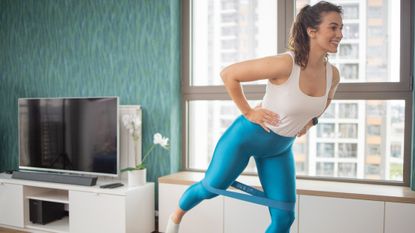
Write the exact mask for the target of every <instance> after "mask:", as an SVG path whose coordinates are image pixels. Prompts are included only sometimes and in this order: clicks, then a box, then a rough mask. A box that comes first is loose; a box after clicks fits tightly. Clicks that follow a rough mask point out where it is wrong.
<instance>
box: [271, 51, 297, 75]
mask: <svg viewBox="0 0 415 233" xmlns="http://www.w3.org/2000/svg"><path fill="white" fill-rule="evenodd" d="M273 67H274V69H275V70H276V76H275V77H272V79H273V80H275V79H280V78H283V79H286V78H287V77H289V76H290V74H291V70H292V67H293V58H292V57H291V55H290V54H288V53H281V54H278V55H275V56H273Z"/></svg>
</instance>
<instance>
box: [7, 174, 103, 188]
mask: <svg viewBox="0 0 415 233" xmlns="http://www.w3.org/2000/svg"><path fill="white" fill-rule="evenodd" d="M12 178H13V179H21V180H34V181H45V182H52V183H63V184H75V185H83V186H94V185H96V183H97V177H96V176H83V175H74V174H59V173H48V172H33V171H14V172H13V174H12Z"/></svg>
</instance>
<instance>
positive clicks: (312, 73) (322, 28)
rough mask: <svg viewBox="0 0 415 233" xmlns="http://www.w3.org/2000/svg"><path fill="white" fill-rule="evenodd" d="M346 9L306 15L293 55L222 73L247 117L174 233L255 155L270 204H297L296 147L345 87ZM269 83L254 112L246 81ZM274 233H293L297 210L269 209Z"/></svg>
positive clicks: (185, 206)
mask: <svg viewBox="0 0 415 233" xmlns="http://www.w3.org/2000/svg"><path fill="white" fill-rule="evenodd" d="M341 14H342V9H341V7H339V6H336V5H333V4H331V3H328V2H323V1H322V2H319V3H317V4H315V5H313V6H309V5H307V6H305V7H303V8H302V9H301V11H300V12H299V14H298V15H297V17H296V20H295V22H294V24H293V26H292V29H291V35H290V40H289V46H290V51H289V52H287V53H283V54H280V55H277V56H271V57H264V58H260V59H255V60H250V61H244V62H240V63H236V64H233V65H230V66H228V67H226V68H225V69H224V70H223V71H222V72H221V77H222V79H223V81H224V84H225V87H226V89H227V91H228V93H229V95H230V96H231V98H232V100H233V101H234V102H235V104H236V106H237V107H238V108H239V110H240V111H241V112H242V114H243V115H242V116H240V117H239V118H237V119H236V120H235V121H234V122H233V124H232V125H231V126H230V127H229V128H228V129H227V131H226V132H225V133H224V134H223V135H222V137H221V138H220V140H219V142H218V144H217V145H216V148H215V152H214V155H213V158H212V161H211V163H210V165H209V168H208V170H207V171H206V174H205V177H204V179H203V180H202V181H200V182H198V183H196V184H194V185H192V186H191V187H189V188H188V189H187V190H186V192H185V193H184V194H183V196H182V197H181V199H180V201H179V207H178V208H177V210H176V211H175V212H174V213H173V214H172V215H171V216H170V218H169V222H168V226H167V230H166V233H176V232H178V228H179V223H180V221H181V219H182V217H183V215H184V214H185V213H186V212H187V211H189V210H190V209H191V208H193V207H194V206H196V205H197V204H198V203H200V202H201V201H202V200H205V199H210V198H213V197H215V196H217V194H215V193H212V192H209V191H208V190H207V189H206V185H204V184H208V185H209V186H211V187H214V188H216V189H222V190H224V189H227V188H228V187H229V186H230V185H231V184H232V183H233V182H234V180H235V179H236V178H237V177H238V176H239V175H240V173H241V172H242V171H243V170H244V169H245V167H246V165H247V164H248V161H249V158H250V156H251V155H252V156H254V158H255V162H256V165H257V170H258V176H259V179H260V182H261V186H262V188H263V190H264V193H265V195H266V197H267V198H269V199H272V200H276V201H281V202H287V203H293V202H295V200H296V188H295V167H294V159H293V154H292V149H291V147H292V144H293V141H294V139H295V137H296V136H297V137H299V136H302V135H304V134H305V133H307V131H308V130H309V129H310V127H312V126H313V125H315V124H317V118H316V117H318V116H320V115H321V114H322V113H323V112H324V110H325V109H326V108H327V107H328V105H329V104H330V102H331V100H332V99H333V96H334V94H335V91H336V88H337V85H338V83H339V80H340V78H339V72H338V70H337V68H336V67H334V66H332V65H331V64H330V63H328V59H327V53H329V52H330V53H335V52H337V47H338V45H339V42H340V40H341V39H342V37H343V35H342V32H341V30H342V27H343V23H342V16H341ZM261 79H268V83H267V87H266V92H265V96H264V98H263V100H262V104H261V105H262V106H257V107H255V108H251V107H250V106H249V104H248V102H247V100H246V98H245V96H244V94H243V91H242V88H241V85H240V83H241V82H249V81H255V80H261ZM202 182H203V184H202ZM269 212H270V215H271V224H270V225H269V227H268V228H267V230H266V233H288V232H289V229H290V226H291V224H292V223H293V221H294V211H287V210H282V209H278V208H269Z"/></svg>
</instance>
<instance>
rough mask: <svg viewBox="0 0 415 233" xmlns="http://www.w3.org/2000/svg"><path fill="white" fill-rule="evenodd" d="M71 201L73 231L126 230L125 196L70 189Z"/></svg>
mask: <svg viewBox="0 0 415 233" xmlns="http://www.w3.org/2000/svg"><path fill="white" fill-rule="evenodd" d="M69 202H70V205H69V213H70V216H71V217H70V226H69V228H70V231H71V232H91V233H92V232H97V233H98V232H99V233H105V232H108V233H111V232H126V230H125V223H126V221H125V214H126V213H125V208H126V206H125V204H126V203H125V197H124V196H118V195H108V194H100V193H89V192H79V191H70V192H69Z"/></svg>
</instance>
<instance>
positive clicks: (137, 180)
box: [128, 169, 147, 187]
mask: <svg viewBox="0 0 415 233" xmlns="http://www.w3.org/2000/svg"><path fill="white" fill-rule="evenodd" d="M146 182H147V169H141V170H133V171H128V186H129V187H135V186H140V185H145V184H146Z"/></svg>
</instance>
